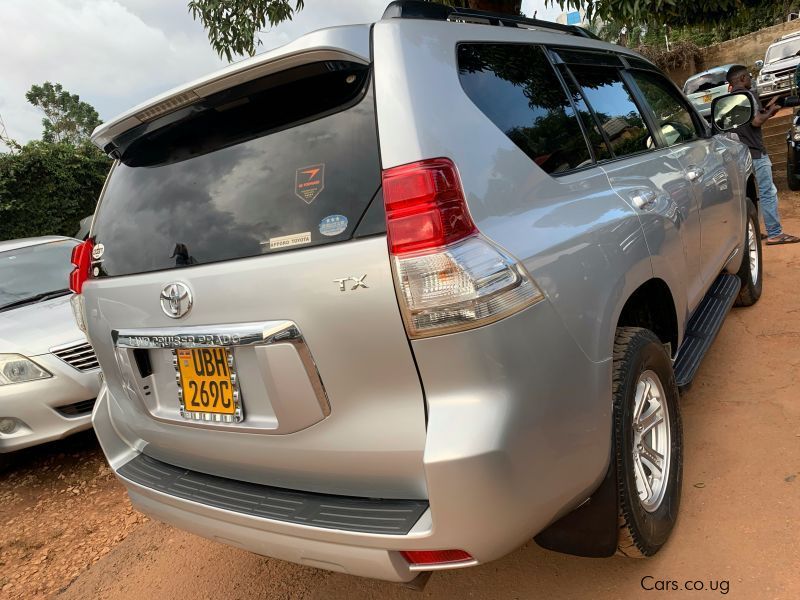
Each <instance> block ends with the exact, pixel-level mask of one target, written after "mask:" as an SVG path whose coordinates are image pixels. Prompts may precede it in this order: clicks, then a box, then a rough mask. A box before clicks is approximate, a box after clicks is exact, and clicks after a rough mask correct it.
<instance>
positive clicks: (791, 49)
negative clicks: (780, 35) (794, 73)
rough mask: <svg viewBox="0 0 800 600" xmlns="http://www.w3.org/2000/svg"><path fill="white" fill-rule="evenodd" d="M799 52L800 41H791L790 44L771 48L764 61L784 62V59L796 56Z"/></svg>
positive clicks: (785, 43)
mask: <svg viewBox="0 0 800 600" xmlns="http://www.w3.org/2000/svg"><path fill="white" fill-rule="evenodd" d="M798 52H800V40H791V41H789V42H783V43H782V44H775V45H774V46H770V47H769V50H767V56H765V57H764V60H765V61H766V62H768V63H772V62H775V61H776V60H783V59H784V58H789V57H791V56H795V55H797V53H798Z"/></svg>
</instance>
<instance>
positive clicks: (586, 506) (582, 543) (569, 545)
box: [533, 448, 619, 558]
mask: <svg viewBox="0 0 800 600" xmlns="http://www.w3.org/2000/svg"><path fill="white" fill-rule="evenodd" d="M611 456H612V457H613V456H616V454H615V452H613V448H612V453H611ZM616 468H617V465H616V461H615V460H613V459H612V460H610V461H609V466H608V471H607V472H606V476H605V478H604V479H603V482H602V483H601V484H600V487H598V488H597V489H596V490H595V491H594V493H593V494H592V495H591V496H590V497H589V499H588V500H587V501H586V502H584V503H583V504H581V505H580V506H579V507H578V508H576V509H575V510H573V511H572V512H571V513H568V514H566V515H564V516H563V517H561V518H560V519H559V520H558V521H556V522H555V523H553V524H552V525H550V526H549V527H548V528H547V529H545V530H544V531H542V532H541V533H539V535H537V536H536V537H535V538H533V539H534V540H535V541H536V543H537V544H539V545H540V546H541V547H542V548H546V549H547V550H553V551H555V552H562V553H564V554H572V555H574V556H585V557H587V558H606V557H609V556H613V555H614V553H615V552H616V551H617V542H618V536H619V533H618V526H617V515H618V514H619V510H618V507H617V502H618V500H617V497H618V494H617V474H616Z"/></svg>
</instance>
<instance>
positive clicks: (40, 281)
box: [0, 240, 78, 310]
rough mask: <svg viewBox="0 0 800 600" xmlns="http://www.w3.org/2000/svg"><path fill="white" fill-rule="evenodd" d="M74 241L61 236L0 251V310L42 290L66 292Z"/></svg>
mask: <svg viewBox="0 0 800 600" xmlns="http://www.w3.org/2000/svg"><path fill="white" fill-rule="evenodd" d="M77 243H78V242H75V241H73V240H64V241H61V242H50V243H46V244H38V245H36V246H26V247H24V248H19V249H17V250H7V251H5V252H0V310H2V309H3V308H4V307H8V306H9V305H12V304H17V303H21V302H24V301H26V300H33V299H35V298H37V297H39V296H41V295H42V294H57V293H61V292H64V293H66V292H67V291H68V290H67V289H66V288H68V287H69V273H70V271H72V263H71V262H70V256H71V255H72V249H73V248H74V247H75V246H76V245H77Z"/></svg>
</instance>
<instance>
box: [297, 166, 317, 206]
mask: <svg viewBox="0 0 800 600" xmlns="http://www.w3.org/2000/svg"><path fill="white" fill-rule="evenodd" d="M324 189H325V164H324V163H323V164H319V165H309V166H308V167H300V168H299V169H297V171H296V172H295V175H294V193H295V195H296V196H297V197H298V198H300V199H301V200H302V201H303V202H305V203H306V204H311V203H312V202H313V201H314V200H315V199H316V198H317V196H319V194H320V192H322V190H324Z"/></svg>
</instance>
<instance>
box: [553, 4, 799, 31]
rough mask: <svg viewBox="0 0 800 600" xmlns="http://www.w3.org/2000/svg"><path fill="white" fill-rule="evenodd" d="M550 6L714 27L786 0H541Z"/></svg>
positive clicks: (628, 19) (606, 17) (611, 17)
mask: <svg viewBox="0 0 800 600" xmlns="http://www.w3.org/2000/svg"><path fill="white" fill-rule="evenodd" d="M545 3H546V4H549V5H551V6H555V5H558V6H560V7H561V8H562V9H577V8H582V9H585V10H586V17H587V19H588V20H589V21H592V20H593V19H594V18H595V17H599V18H601V19H602V20H603V21H606V22H609V21H615V22H620V23H648V24H651V25H658V26H661V25H668V26H670V27H683V26H686V25H703V26H706V27H716V26H717V25H719V23H722V22H726V21H728V20H730V19H731V18H736V17H737V16H742V15H747V14H749V13H750V11H753V10H764V9H770V10H772V9H780V10H783V9H784V7H785V6H786V5H787V4H790V2H787V1H786V0H772V1H767V2H765V1H763V0H703V1H702V2H693V1H687V0H594V1H591V0H545Z"/></svg>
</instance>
